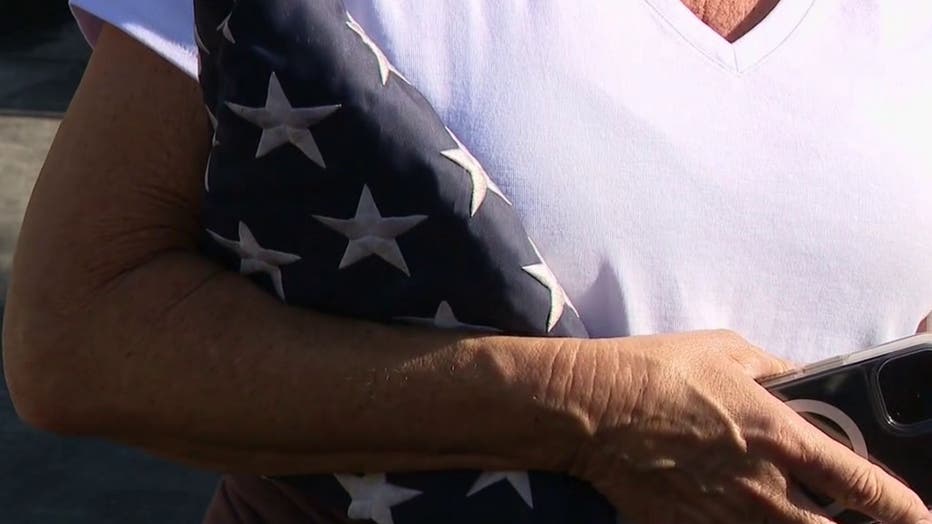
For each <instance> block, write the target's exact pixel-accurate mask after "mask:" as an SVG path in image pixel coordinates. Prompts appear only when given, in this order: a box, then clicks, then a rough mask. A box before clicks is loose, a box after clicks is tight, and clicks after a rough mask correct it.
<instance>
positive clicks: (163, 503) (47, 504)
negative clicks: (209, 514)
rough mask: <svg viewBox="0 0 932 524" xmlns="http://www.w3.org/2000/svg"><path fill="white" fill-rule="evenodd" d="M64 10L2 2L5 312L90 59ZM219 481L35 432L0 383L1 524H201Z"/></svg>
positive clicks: (1, 279)
mask: <svg viewBox="0 0 932 524" xmlns="http://www.w3.org/2000/svg"><path fill="white" fill-rule="evenodd" d="M153 1H158V0H153ZM66 4H67V1H66V0H0V311H2V309H3V304H4V301H5V300H4V298H5V296H6V291H7V286H8V281H9V270H10V264H11V261H12V254H13V248H14V247H15V245H16V237H17V233H18V231H19V226H20V223H21V222H22V218H23V213H24V212H25V210H26V203H27V201H28V199H29V193H30V192H31V191H32V186H33V184H34V183H35V180H36V176H37V175H38V173H39V169H40V168H41V166H42V161H43V159H44V158H45V154H46V152H47V151H48V148H49V145H50V143H51V141H52V138H53V137H54V135H55V131H56V129H58V122H59V120H60V118H61V116H62V114H63V113H64V111H65V110H66V109H67V107H68V102H69V100H70V99H71V96H72V94H73V93H74V90H75V88H76V87H77V85H78V82H79V81H80V80H81V73H82V71H83V70H84V66H85V64H86V62H87V59H88V56H89V55H90V49H89V48H88V46H87V43H86V42H85V41H84V38H83V37H82V36H81V33H80V31H79V30H78V28H77V26H76V25H75V24H74V22H73V20H72V19H71V16H70V13H69V11H68V8H67V5H66ZM0 316H2V315H0ZM0 322H2V320H0ZM215 481H216V476H215V475H212V474H209V473H205V472H199V471H190V470H186V469H183V468H180V467H178V466H175V465H173V464H169V463H166V462H164V461H161V460H157V459H154V458H152V457H149V456H147V455H144V454H142V453H140V452H137V451H135V450H131V449H127V448H123V447H120V446H117V445H114V444H110V443H106V442H100V441H94V440H84V439H62V438H59V437H56V436H54V435H49V434H44V433H40V432H38V431H35V430H32V429H30V428H28V427H26V426H24V425H23V424H22V423H21V422H20V421H19V420H18V419H17V417H16V414H15V413H14V411H13V406H12V405H11V403H10V398H9V394H8V393H7V390H6V386H5V384H3V383H2V382H0V524H40V523H41V524H59V523H69V524H110V523H114V524H115V523H120V524H150V523H151V524H156V523H158V524H165V523H199V522H200V519H201V517H202V516H203V512H204V509H205V507H206V504H207V501H208V499H209V498H210V496H211V494H212V492H213V487H214V482H215Z"/></svg>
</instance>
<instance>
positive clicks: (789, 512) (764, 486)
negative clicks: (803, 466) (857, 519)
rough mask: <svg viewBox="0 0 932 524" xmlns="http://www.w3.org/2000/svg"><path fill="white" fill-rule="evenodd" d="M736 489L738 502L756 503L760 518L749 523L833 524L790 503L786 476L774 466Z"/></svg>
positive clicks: (763, 469)
mask: <svg viewBox="0 0 932 524" xmlns="http://www.w3.org/2000/svg"><path fill="white" fill-rule="evenodd" d="M738 485H739V490H740V492H741V493H740V494H741V495H742V497H741V498H744V499H747V500H752V501H754V502H755V508H754V514H755V515H759V517H758V518H756V519H750V520H749V521H750V522H760V521H763V522H768V523H780V524H832V520H831V519H829V518H828V517H827V516H825V515H822V514H820V513H819V511H818V510H812V509H808V508H804V507H802V506H800V505H798V504H796V503H795V502H794V501H793V500H792V499H791V496H790V488H789V486H790V482H789V481H788V480H787V477H786V475H785V474H784V473H783V472H782V471H780V469H779V468H777V467H774V466H773V465H767V466H765V467H761V468H760V469H759V470H758V472H757V474H756V475H755V476H754V477H753V478H746V479H741V480H739V482H738Z"/></svg>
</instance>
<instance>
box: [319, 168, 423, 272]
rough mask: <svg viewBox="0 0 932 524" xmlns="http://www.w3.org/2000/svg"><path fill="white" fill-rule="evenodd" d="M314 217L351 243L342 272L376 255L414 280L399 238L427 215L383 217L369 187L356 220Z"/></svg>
mask: <svg viewBox="0 0 932 524" xmlns="http://www.w3.org/2000/svg"><path fill="white" fill-rule="evenodd" d="M313 216H314V218H315V219H317V220H318V221H319V222H321V223H323V224H324V225H326V226H327V227H329V228H330V229H333V230H334V231H337V232H339V233H341V234H343V235H344V236H345V237H346V238H347V239H349V243H348V244H347V246H346V252H345V253H344V254H343V259H342V260H340V269H343V268H345V267H348V266H351V265H353V264H355V263H356V262H359V261H360V260H362V259H364V258H366V257H368V256H369V255H376V256H378V257H379V258H381V259H382V260H384V261H386V262H388V263H389V264H391V265H393V266H395V267H396V268H398V269H400V270H401V271H402V272H403V273H404V274H405V275H408V276H411V272H410V271H409V270H408V264H407V263H406V262H405V259H404V256H403V255H402V254H401V248H399V247H398V242H397V241H396V240H395V238H397V237H398V236H400V235H402V234H404V233H406V232H408V231H409V230H411V229H412V228H413V227H414V226H416V225H418V224H420V223H421V222H423V221H424V220H426V219H427V216H426V215H411V216H406V217H383V216H382V214H381V213H380V212H379V208H378V207H376V205H375V200H373V199H372V192H370V191H369V186H363V188H362V195H360V197H359V204H358V206H357V207H356V216H354V217H353V218H350V219H340V218H331V217H323V216H319V215H313Z"/></svg>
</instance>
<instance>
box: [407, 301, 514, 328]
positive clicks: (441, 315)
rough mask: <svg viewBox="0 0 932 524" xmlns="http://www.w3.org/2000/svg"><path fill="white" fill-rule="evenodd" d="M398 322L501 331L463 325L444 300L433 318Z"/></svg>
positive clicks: (413, 318) (416, 318)
mask: <svg viewBox="0 0 932 524" xmlns="http://www.w3.org/2000/svg"><path fill="white" fill-rule="evenodd" d="M398 320H402V321H407V322H412V323H414V324H420V325H426V326H433V327H436V328H440V329H461V330H465V331H501V330H500V329H496V328H493V327H488V326H475V325H472V324H464V323H462V322H460V320H459V319H458V318H456V315H455V314H454V313H453V308H452V307H450V303H449V302H447V301H446V300H443V301H441V302H440V305H439V306H437V312H436V313H434V317H433V318H421V317H398Z"/></svg>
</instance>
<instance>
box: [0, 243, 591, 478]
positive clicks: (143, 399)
mask: <svg viewBox="0 0 932 524" xmlns="http://www.w3.org/2000/svg"><path fill="white" fill-rule="evenodd" d="M143 297H144V298H143ZM87 311H89V312H91V311H92V312H93V313H92V314H91V313H86V314H84V315H82V316H81V325H80V326H79V325H74V326H72V328H71V334H70V335H69V337H68V339H66V340H62V341H60V344H67V345H71V346H72V347H69V348H67V349H64V348H62V347H55V348H51V347H50V348H47V349H46V350H44V351H37V350H36V348H32V349H31V352H22V353H21V354H19V356H20V357H21V358H22V359H23V360H20V361H18V362H17V361H16V359H15V358H14V362H12V364H13V365H14V366H17V365H18V367H19V368H20V369H28V368H32V369H34V370H35V371H34V372H33V373H29V375H34V376H41V379H42V380H43V381H44V382H45V385H44V391H40V392H39V393H38V394H39V395H40V396H42V397H44V398H45V400H43V401H41V402H42V403H43V404H44V405H49V404H52V403H54V402H59V403H60V405H59V406H57V407H56V408H54V409H56V410H57V412H58V413H57V414H55V415H54V417H55V419H56V422H55V423H54V424H55V425H56V426H58V427H59V428H60V430H62V431H64V432H66V433H75V434H90V435H97V436H103V437H109V438H113V439H116V440H122V441H124V442H127V443H133V444H140V443H142V442H146V444H145V445H147V446H148V447H150V448H153V450H154V451H155V452H157V453H158V452H159V449H158V447H159V446H160V445H164V446H165V447H164V449H162V450H161V452H162V453H163V454H168V455H174V456H176V458H178V459H184V457H183V455H184V454H187V455H188V456H189V457H191V458H193V457H195V456H200V457H202V459H201V460H203V458H207V457H208V453H207V451H208V450H212V452H216V453H215V454H214V455H213V457H212V459H211V462H210V463H209V464H203V465H210V466H211V467H217V468H220V469H237V470H247V471H254V472H264V473H269V472H274V473H298V472H302V473H309V472H314V471H332V470H334V469H337V470H347V471H348V470H359V469H373V468H374V469H378V470H383V469H393V468H401V467H403V468H405V469H412V468H414V469H431V468H450V467H483V468H490V467H499V468H507V467H527V468H529V467H534V468H541V469H560V468H561V467H563V466H565V464H561V462H564V461H565V460H566V459H567V458H568V457H569V455H570V454H571V452H572V446H573V441H574V439H578V438H579V437H580V435H581V434H582V433H584V432H585V431H586V425H587V421H586V415H585V413H584V411H585V410H584V408H583V406H582V404H581V403H580V402H577V401H576V400H574V399H575V398H577V397H579V395H575V394H574V393H572V394H571V393H570V392H569V391H568V389H569V384H570V382H571V381H572V380H576V381H577V382H576V384H575V385H574V388H575V391H586V388H585V383H584V381H583V380H582V379H581V378H579V377H578V376H574V373H576V374H578V372H579V370H578V369H575V368H578V367H579V365H580V364H579V362H578V360H577V357H578V356H579V355H578V353H579V351H583V350H582V349H581V348H580V347H579V345H578V343H577V342H575V341H565V342H563V343H555V342H554V341H552V340H551V341H544V340H541V339H522V338H513V337H478V336H472V337H467V336H464V335H463V334H460V333H452V332H445V331H439V330H424V329H417V328H402V327H394V326H385V325H380V324H372V323H365V322H361V321H355V320H348V319H340V318H335V317H329V316H324V315H320V314H316V313H314V312H310V311H306V310H299V309H297V308H292V307H288V306H284V305H282V304H280V303H278V302H277V301H275V300H274V299H272V298H270V297H269V296H268V295H267V294H266V293H264V292H263V291H261V290H260V289H259V288H258V287H256V286H255V285H254V284H252V283H251V282H249V281H248V280H246V279H245V278H243V277H241V276H239V275H236V274H232V273H228V272H225V271H221V270H219V268H217V267H216V266H214V265H213V264H211V263H210V262H208V261H206V260H204V259H202V258H200V257H199V256H197V255H195V254H184V253H175V254H164V255H161V256H159V257H158V258H156V259H155V260H153V261H152V262H149V263H148V264H145V265H143V266H141V267H140V268H137V269H135V270H133V271H130V272H128V273H126V274H125V275H124V276H122V277H121V278H120V279H119V280H118V281H117V282H115V283H114V284H112V285H110V286H108V288H107V291H106V292H105V293H102V294H100V295H99V296H98V297H97V298H96V299H95V300H94V302H93V303H90V304H87ZM40 370H41V371H40ZM40 373H41V375H40ZM552 377H564V378H562V379H561V380H554V379H552ZM581 386H582V387H581ZM31 387H32V388H33V393H31V394H33V395H35V394H36V393H35V388H36V387H37V386H36V385H35V384H33V385H32V386H31ZM574 395H575V396H574ZM577 400H579V401H581V400H582V399H581V398H578V399H577ZM574 402H575V404H574ZM168 443H173V444H172V445H168ZM195 451H196V452H195ZM221 466H222V468H221ZM289 469H291V471H288V470H289Z"/></svg>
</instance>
